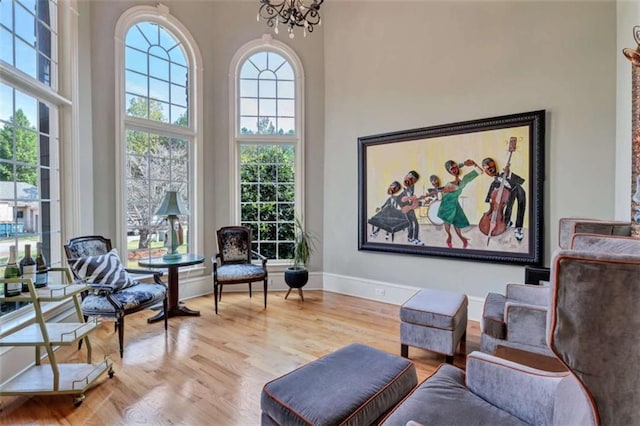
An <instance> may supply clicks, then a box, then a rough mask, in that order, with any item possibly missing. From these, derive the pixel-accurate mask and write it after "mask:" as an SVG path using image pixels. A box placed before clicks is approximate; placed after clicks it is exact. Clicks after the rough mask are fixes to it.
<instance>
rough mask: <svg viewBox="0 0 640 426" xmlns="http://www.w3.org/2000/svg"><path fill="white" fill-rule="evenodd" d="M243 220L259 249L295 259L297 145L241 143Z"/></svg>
mask: <svg viewBox="0 0 640 426" xmlns="http://www.w3.org/2000/svg"><path fill="white" fill-rule="evenodd" d="M240 159H241V160H240V215H241V224H242V225H245V226H248V227H250V228H251V229H252V230H253V241H254V245H255V248H256V250H258V251H259V252H260V253H261V254H263V255H264V256H267V257H268V258H270V259H278V260H285V259H292V258H293V237H294V206H295V190H294V183H295V147H293V146H291V145H252V144H242V145H240Z"/></svg>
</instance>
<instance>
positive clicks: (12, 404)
mask: <svg viewBox="0 0 640 426" xmlns="http://www.w3.org/2000/svg"><path fill="white" fill-rule="evenodd" d="M284 295H285V292H271V293H269V301H268V308H267V309H266V310H265V309H264V308H263V305H262V303H263V302H262V295H260V294H256V296H259V297H253V298H249V297H248V295H247V294H246V293H226V292H225V293H224V295H223V297H222V301H221V302H220V305H219V315H215V314H214V312H213V296H212V295H209V296H203V297H198V298H195V299H191V300H189V301H188V305H189V307H190V308H192V309H195V310H200V312H201V316H200V317H174V318H171V319H169V330H168V331H167V333H166V335H165V333H164V328H163V325H162V323H161V322H159V323H156V324H147V322H146V321H147V318H148V317H150V316H152V315H153V312H151V311H144V312H139V313H136V314H134V315H130V316H127V317H126V319H125V352H124V359H122V360H121V359H120V357H119V355H118V342H117V335H116V334H115V332H114V327H113V323H112V322H104V323H102V324H101V325H100V326H99V327H98V329H97V330H96V331H95V332H94V333H92V334H91V343H92V345H93V359H94V362H95V361H99V360H100V359H101V358H102V356H103V354H108V355H109V356H110V357H111V359H112V360H113V363H114V366H113V368H114V370H115V376H114V378H113V379H109V378H107V377H106V375H105V377H103V378H101V379H99V380H98V381H97V383H96V385H95V386H93V387H92V388H91V389H89V390H88V391H87V392H85V394H86V399H85V400H84V402H83V404H82V405H81V406H80V407H78V408H75V407H74V406H73V404H72V398H71V397H70V396H30V397H27V396H19V397H2V411H1V412H0V423H4V424H62V425H77V424H83V425H104V424H110V425H125V424H134V423H141V424H154V425H171V424H215V425H242V426H245V425H257V424H259V423H260V391H261V389H262V386H263V385H264V383H265V382H267V381H269V380H272V379H274V378H276V377H279V376H281V375H282V374H285V373H287V372H289V371H291V370H292V369H294V368H297V367H299V366H301V365H303V364H305V363H307V362H309V361H312V360H314V359H316V358H318V357H320V356H323V355H326V354H327V353H329V352H332V351H334V350H336V349H339V348H341V347H343V346H345V345H347V344H349V343H353V342H360V343H364V344H367V345H370V346H373V347H376V348H378V349H381V350H383V351H386V352H389V353H394V354H399V353H400V340H399V333H400V331H399V330H400V320H399V312H400V307H399V306H396V305H390V304H386V303H380V302H374V301H370V300H364V299H359V298H356V297H350V296H344V295H340V294H335V293H329V292H322V291H305V300H304V302H301V301H300V300H299V299H298V298H295V297H289V299H288V300H284ZM479 341H480V329H479V324H478V323H477V322H473V321H470V322H469V325H468V328H467V347H466V350H467V352H471V351H473V350H477V349H478V348H479ZM57 354H58V362H84V361H86V351H84V350H82V351H77V349H76V347H75V345H73V346H67V347H63V348H61V349H59V350H58V352H57ZM409 356H410V358H411V359H412V360H413V361H414V362H415V364H416V367H417V371H418V379H419V380H423V379H425V378H426V377H428V376H429V375H430V374H431V373H432V372H433V371H434V370H435V368H436V367H437V366H438V365H440V364H441V363H442V362H444V357H443V356H441V355H437V354H434V353H431V352H428V351H424V350H421V349H417V348H413V347H411V348H410V349H409ZM45 362H46V361H45ZM464 362H465V360H464V356H462V355H460V354H458V355H456V357H455V360H454V363H455V365H456V366H458V367H462V368H464Z"/></svg>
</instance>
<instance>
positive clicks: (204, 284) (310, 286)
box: [180, 272, 323, 300]
mask: <svg viewBox="0 0 640 426" xmlns="http://www.w3.org/2000/svg"><path fill="white" fill-rule="evenodd" d="M322 277H323V274H322V273H321V272H309V282H308V283H307V285H305V286H304V289H305V290H322V281H323V279H322ZM268 287H269V290H270V291H285V290H289V286H287V283H285V282H284V272H270V273H269V283H268ZM253 288H254V289H258V290H261V289H262V283H261V282H255V283H254V284H253ZM224 291H225V292H227V291H229V292H248V291H249V290H248V287H247V285H246V284H245V285H230V286H226V287H225V288H224ZM211 293H213V281H212V279H211V275H202V276H199V277H193V278H184V277H181V278H180V300H183V299H191V298H194V297H198V296H203V295H205V294H211Z"/></svg>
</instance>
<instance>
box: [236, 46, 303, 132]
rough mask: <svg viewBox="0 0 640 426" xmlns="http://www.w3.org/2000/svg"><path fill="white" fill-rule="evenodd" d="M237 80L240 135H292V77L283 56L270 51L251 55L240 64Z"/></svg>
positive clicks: (293, 121)
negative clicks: (238, 83)
mask: <svg viewBox="0 0 640 426" xmlns="http://www.w3.org/2000/svg"><path fill="white" fill-rule="evenodd" d="M239 82H240V85H239V87H240V105H239V120H238V124H237V125H238V130H239V132H240V134H243V135H251V134H267V135H272V134H277V135H295V134H296V128H295V103H296V99H295V79H294V74H293V69H292V68H291V65H290V64H289V63H288V62H287V60H286V59H285V58H283V57H282V56H281V55H279V54H277V53H274V52H259V53H256V54H254V55H252V56H251V57H250V58H249V59H247V60H246V61H245V63H244V64H243V65H242V66H241V67H240V79H239ZM282 119H285V120H282Z"/></svg>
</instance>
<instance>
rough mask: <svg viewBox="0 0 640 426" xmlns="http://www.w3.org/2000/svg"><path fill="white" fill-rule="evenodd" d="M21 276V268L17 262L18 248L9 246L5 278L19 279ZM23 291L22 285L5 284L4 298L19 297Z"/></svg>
mask: <svg viewBox="0 0 640 426" xmlns="http://www.w3.org/2000/svg"><path fill="white" fill-rule="evenodd" d="M19 276H20V268H18V263H17V262H16V246H9V261H8V262H7V266H5V268H4V277H5V278H7V279H8V278H18V277H19ZM21 291H22V286H21V284H20V283H4V296H5V297H12V296H17V295H19V294H20V292H21Z"/></svg>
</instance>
